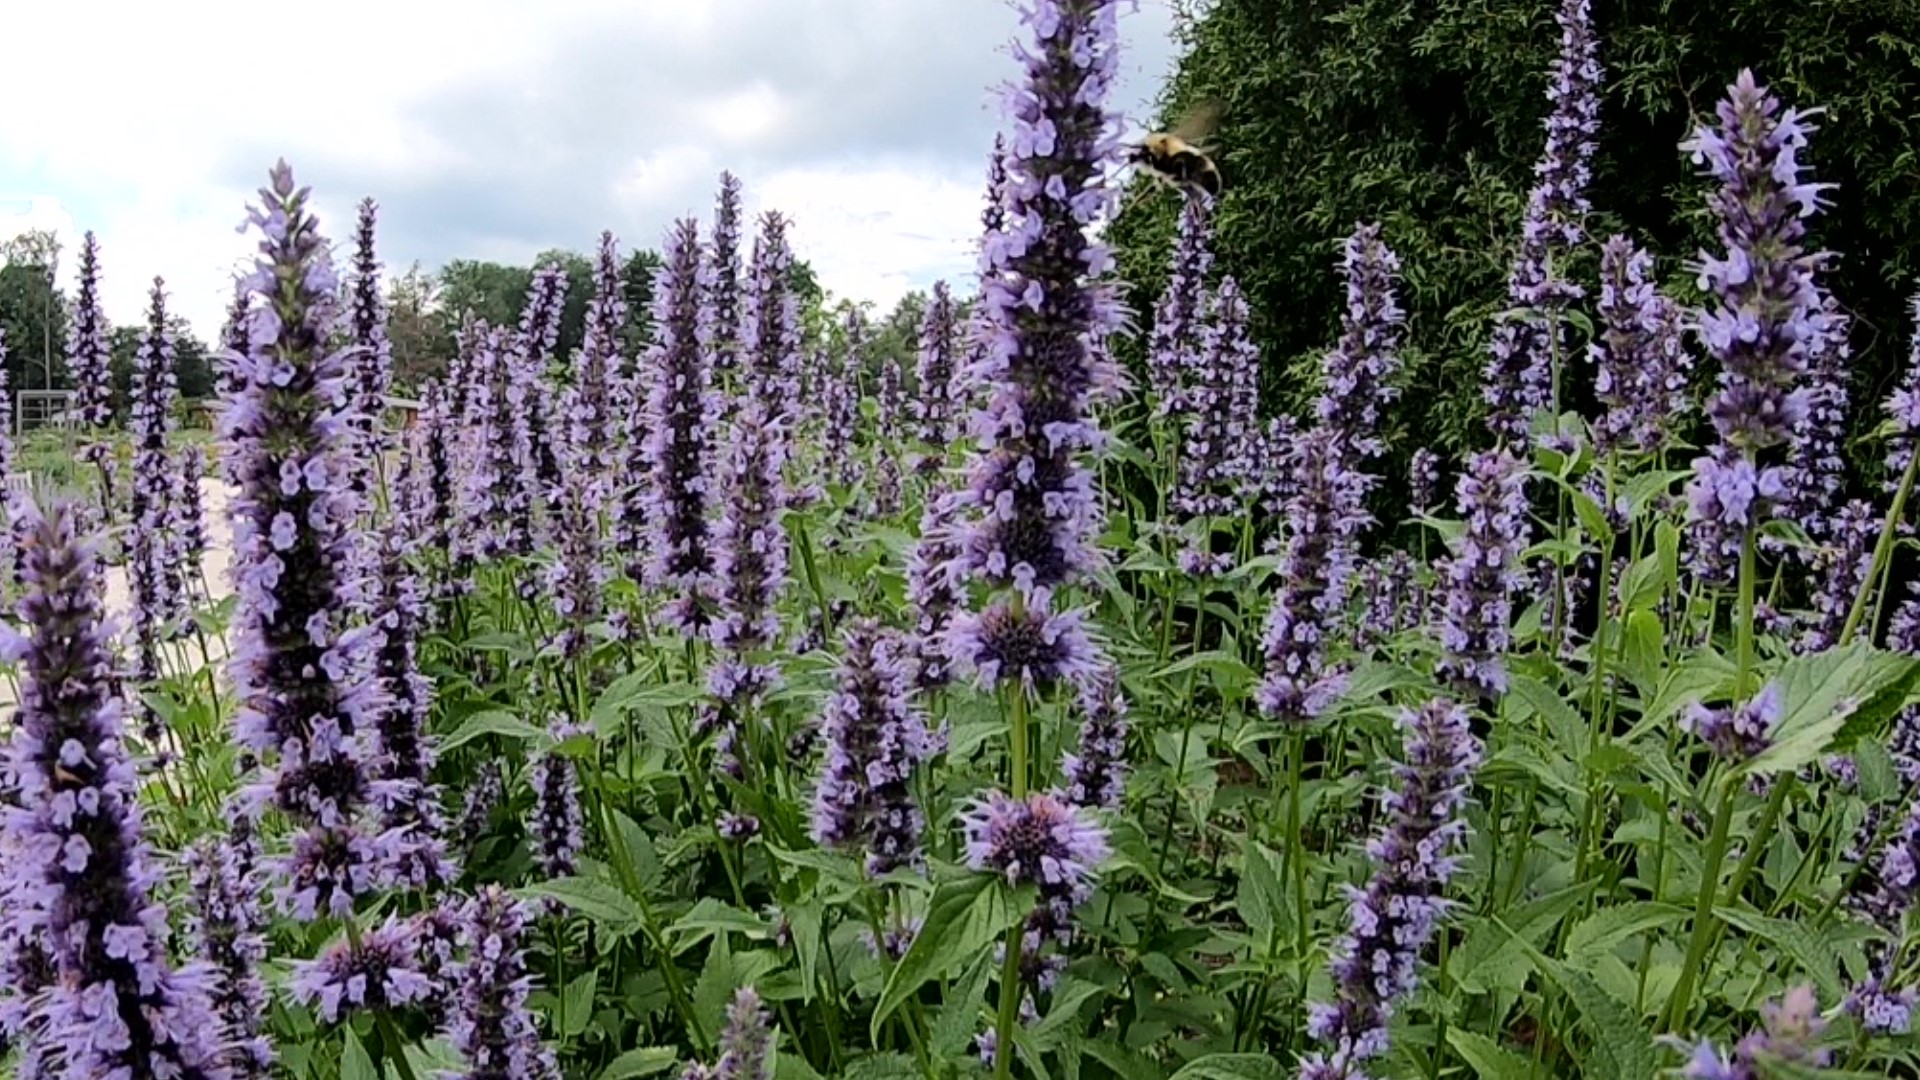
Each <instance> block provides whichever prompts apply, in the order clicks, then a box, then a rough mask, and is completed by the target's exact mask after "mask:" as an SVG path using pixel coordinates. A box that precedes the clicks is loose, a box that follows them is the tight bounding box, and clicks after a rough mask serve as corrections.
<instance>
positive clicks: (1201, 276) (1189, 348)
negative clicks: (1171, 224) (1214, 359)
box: [1147, 199, 1213, 416]
mask: <svg viewBox="0 0 1920 1080" xmlns="http://www.w3.org/2000/svg"><path fill="white" fill-rule="evenodd" d="M1212 237H1213V219H1212V214H1211V212H1210V208H1209V204H1208V202H1207V200H1205V199H1189V200H1187V203H1186V205H1185V206H1184V207H1182V208H1181V211H1180V231H1179V234H1178V236H1177V237H1176V238H1175V240H1174V245H1173V263H1172V265H1171V266H1170V267H1168V269H1167V286H1166V289H1165V290H1164V291H1163V292H1161V294H1160V299H1159V300H1158V301H1156V302H1155V303H1154V306H1153V331H1152V333H1151V334H1150V335H1149V337H1148V339H1147V364H1148V367H1149V368H1150V369H1151V370H1152V375H1153V388H1154V391H1155V394H1156V395H1157V400H1156V401H1155V403H1154V412H1155V413H1156V414H1157V415H1160V416H1166V415H1170V414H1173V413H1184V412H1186V411H1188V410H1189V408H1190V407H1191V406H1190V403H1189V402H1188V400H1187V396H1186V393H1187V379H1188V375H1189V372H1190V371H1191V370H1192V368H1193V367H1194V356H1193V351H1194V349H1193V344H1192V342H1193V341H1194V339H1195V336H1196V335H1195V333H1194V331H1195V328H1196V326H1197V324H1198V323H1199V322H1200V320H1201V316H1202V314H1203V310H1202V308H1203V305H1204V302H1205V299H1206V292H1207V275H1208V273H1209V272H1210V271H1211V269H1212V267H1213V252H1212V251H1211V250H1210V249H1209V247H1208V244H1209V243H1210V242H1211V240H1212Z"/></svg>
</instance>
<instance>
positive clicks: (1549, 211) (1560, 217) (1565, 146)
mask: <svg viewBox="0 0 1920 1080" xmlns="http://www.w3.org/2000/svg"><path fill="white" fill-rule="evenodd" d="M1554 17H1555V19H1556V20H1557V21H1558V22H1559V24H1560V55H1559V56H1558V57H1556V58H1555V59H1554V61H1553V67H1552V72H1551V75H1552V83H1551V85H1550V86H1549V88H1548V90H1547V100H1548V102H1549V103H1550V104H1551V106H1552V107H1551V109H1550V110H1549V112H1548V115H1547V145H1546V150H1545V152H1544V153H1543V154H1542V155H1541V157H1540V160H1539V162H1538V163H1537V164H1535V165H1534V175H1535V176H1536V177H1537V179H1538V182H1537V183H1536V184H1535V185H1534V188H1533V191H1532V192H1531V193H1530V194H1529V195H1528V197H1527V210H1526V214H1525V216H1524V217H1523V218H1522V219H1521V224H1520V252H1519V255H1518V257H1517V258H1516V259H1515V260H1514V264H1513V270H1512V272H1511V273H1510V274H1509V275H1508V278H1507V295H1508V297H1509V299H1510V300H1511V301H1512V303H1513V305H1514V307H1516V308H1518V309H1520V310H1519V311H1518V312H1516V313H1514V315H1513V317H1509V318H1503V319H1501V320H1500V322H1499V324H1498V325H1496V326H1495V327H1494V333H1493V343H1492V347H1491V352H1492V354H1493V355H1492V357H1491V358H1490V359H1489V360H1488V363H1487V369H1486V387H1485V390H1484V395H1485V397H1486V401H1487V405H1488V417H1487V422H1488V424H1489V425H1490V426H1491V427H1492V428H1493V429H1494V433H1495V434H1496V435H1497V436H1499V437H1500V438H1502V439H1506V440H1509V441H1517V440H1520V439H1524V438H1525V437H1526V435H1527V430H1528V417H1529V415H1530V414H1531V413H1532V412H1533V411H1534V410H1537V409H1540V408H1543V407H1545V406H1547V405H1548V404H1549V403H1550V402H1551V400H1552V359H1553V357H1554V356H1555V355H1556V354H1558V355H1561V356H1564V355H1565V350H1566V342H1565V340H1564V339H1557V338H1558V335H1560V333H1561V326H1560V322H1559V319H1558V314H1559V313H1560V312H1561V311H1563V310H1564V309H1565V308H1566V307H1567V306H1568V305H1569V304H1571V303H1572V302H1573V301H1575V300H1578V299H1579V298H1580V297H1581V295H1582V290H1581V289H1580V287H1579V286H1578V285H1576V284H1575V283H1573V282H1572V281H1570V280H1568V279H1567V278H1566V277H1565V276H1563V275H1561V274H1559V273H1558V272H1557V268H1556V267H1555V266H1554V258H1555V256H1557V255H1564V253H1565V252H1567V251H1568V250H1570V249H1572V248H1574V247H1576V246H1577V245H1579V244H1580V242H1581V241H1582V240H1583V239H1584V238H1585V236H1586V229H1585V218H1586V215H1587V213H1588V211H1589V210H1590V209H1591V207H1590V205H1589V203H1588V201H1587V183H1588V182H1589V181H1590V180H1591V179H1592V174H1593V165H1592V163H1593V152H1594V147H1595V145H1596V143H1595V136H1596V135H1597V134H1598V132H1599V130H1600V83H1601V80H1602V78H1603V74H1604V73H1603V72H1602V70H1601V67H1600V58H1599V41H1598V39H1597V38H1596V37H1595V36H1594V33H1593V16H1592V12H1591V11H1590V10H1589V6H1588V0H1561V4H1560V10H1559V11H1558V12H1556V13H1555V16H1554ZM1550 328H1551V331H1550Z"/></svg>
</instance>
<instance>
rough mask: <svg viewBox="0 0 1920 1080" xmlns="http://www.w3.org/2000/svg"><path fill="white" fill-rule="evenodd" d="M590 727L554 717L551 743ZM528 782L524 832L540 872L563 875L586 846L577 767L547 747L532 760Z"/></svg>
mask: <svg viewBox="0 0 1920 1080" xmlns="http://www.w3.org/2000/svg"><path fill="white" fill-rule="evenodd" d="M591 731H592V729H591V728H588V727H585V726H582V725H579V724H573V723H570V722H568V721H566V720H563V719H561V720H556V722H555V723H554V725H553V729H552V733H553V740H554V742H555V743H562V742H565V741H567V740H568V739H571V738H573V737H575V736H578V735H587V734H589V733H591ZM532 784H533V821H532V822H531V823H530V828H529V829H528V832H529V833H531V834H532V835H533V837H534V843H535V847H536V849H537V850H536V857H537V860H538V862H539V865H540V872H541V873H542V874H545V875H546V876H547V877H548V878H559V877H566V876H567V875H569V874H572V873H573V872H574V871H575V870H576V869H577V868H578V863H579V858H580V852H581V851H583V850H585V848H586V846H587V839H586V832H585V826H586V818H585V817H584V816H583V815H582V813H581V810H580V771H579V769H577V768H576V767H575V766H574V762H573V759H572V758H570V757H567V756H566V755H564V754H561V753H559V752H558V751H557V750H549V751H547V752H546V753H543V754H541V755H540V757H539V759H538V760H536V761H535V762H534V763H533V770H532Z"/></svg>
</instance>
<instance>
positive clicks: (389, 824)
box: [370, 525, 458, 889]
mask: <svg viewBox="0 0 1920 1080" xmlns="http://www.w3.org/2000/svg"><path fill="white" fill-rule="evenodd" d="M380 535H381V536H382V543H381V545H380V548H381V552H380V554H381V557H380V578H379V585H378V590H377V592H376V595H375V598H374V603H373V610H372V618H371V620H370V621H371V623H372V627H373V631H374V633H375V634H376V635H378V638H379V643H378V646H377V649H376V651H375V653H374V677H375V678H376V679H378V680H379V685H380V689H381V695H380V696H381V703H380V710H379V713H378V717H377V719H376V721H375V724H374V733H375V735H376V736H377V738H378V749H379V753H378V757H377V764H376V768H375V770H374V772H375V776H376V777H377V778H378V780H379V782H380V785H381V787H382V788H384V789H385V794H384V795H383V796H382V799H381V802H382V806H381V827H382V829H383V830H385V831H386V833H387V835H388V836H389V837H392V838H393V842H392V847H391V851H390V853H389V854H390V856H391V857H392V860H393V861H392V866H391V868H390V872H389V874H388V876H389V877H390V878H392V879H393V880H394V881H396V882H399V883H403V884H405V885H409V886H411V887H413V888H416V889H434V888H438V887H440V886H442V885H445V884H447V883H449V882H451V881H452V880H453V879H454V877H455V876H456V875H457V873H458V870H457V868H456V867H454V865H453V864H452V863H451V862H450V861H449V860H448V858H447V851H446V838H445V837H446V821H445V816H444V814H443V813H442V812H441V809H440V789H439V786H438V785H436V784H434V782H433V780H432V776H431V774H432V772H433V763H434V751H433V736H432V735H431V734H429V733H428V730H427V722H428V717H429V716H430V714H431V713H432V712H433V683H432V681H431V680H429V679H428V678H427V677H426V676H424V675H422V674H421V673H420V657H419V641H420V635H421V634H422V633H423V632H424V630H425V623H426V605H425V603H424V602H423V601H422V599H421V596H420V583H419V579H418V578H417V577H416V576H415V574H414V571H413V567H412V564H411V562H410V561H409V559H408V552H409V545H408V544H407V543H406V542H405V540H404V539H403V537H402V532H401V529H400V528H399V527H398V526H397V525H390V526H389V527H388V528H387V530H386V531H385V532H384V533H383V534H380Z"/></svg>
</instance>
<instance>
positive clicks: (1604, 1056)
mask: <svg viewBox="0 0 1920 1080" xmlns="http://www.w3.org/2000/svg"><path fill="white" fill-rule="evenodd" d="M1515 940H1516V941H1518V942H1519V945H1520V947H1521V948H1522V949H1524V950H1525V951H1526V952H1527V954H1528V956H1529V957H1530V958H1531V959H1532V960H1533V962H1534V964H1535V966H1536V967H1538V968H1539V970H1540V972H1541V974H1543V975H1545V976H1546V977H1547V978H1549V979H1551V980H1553V982H1554V983H1555V984H1556V985H1558V986H1559V987H1560V990H1561V992H1562V993H1564V994H1566V995H1567V1000H1569V1001H1571V1002H1573V1007H1574V1009H1575V1010H1576V1011H1578V1012H1579V1014H1580V1020H1581V1023H1582V1025H1583V1026H1584V1027H1585V1028H1586V1029H1587V1035H1588V1036H1589V1039H1590V1042H1589V1044H1588V1045H1587V1046H1586V1048H1585V1049H1584V1051H1580V1052H1576V1053H1575V1054H1574V1057H1575V1059H1576V1060H1578V1061H1579V1062H1580V1064H1581V1066H1582V1068H1583V1069H1584V1070H1585V1072H1586V1075H1588V1076H1605V1077H1608V1078H1609V1080H1654V1070H1655V1069H1656V1068H1657V1067H1658V1063H1659V1054H1658V1052H1657V1051H1656V1050H1655V1049H1654V1044H1653V1038H1652V1036H1651V1035H1649V1034H1648V1032H1647V1030H1646V1026H1645V1025H1643V1024H1641V1023H1640V1022H1639V1020H1638V1019H1636V1018H1635V1017H1634V1015H1633V1012H1632V1010H1631V1009H1629V1008H1627V1006H1626V1005H1624V1004H1622V1003H1621V1002H1619V1001H1617V1000H1615V999H1614V998H1613V997H1611V996H1609V995H1608V994H1607V992H1606V991H1605V990H1602V989H1600V986H1599V984H1597V983H1595V982H1594V981H1593V978H1592V976H1590V975H1587V974H1586V973H1585V972H1582V971H1577V970H1575V969H1573V968H1571V967H1568V966H1567V965H1565V964H1562V963H1561V962H1560V961H1558V960H1555V959H1554V958H1552V957H1550V956H1548V955H1546V954H1545V953H1543V952H1541V951H1540V950H1539V949H1536V948H1534V947H1533V946H1532V945H1529V944H1527V943H1526V942H1525V941H1520V939H1518V938H1515Z"/></svg>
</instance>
